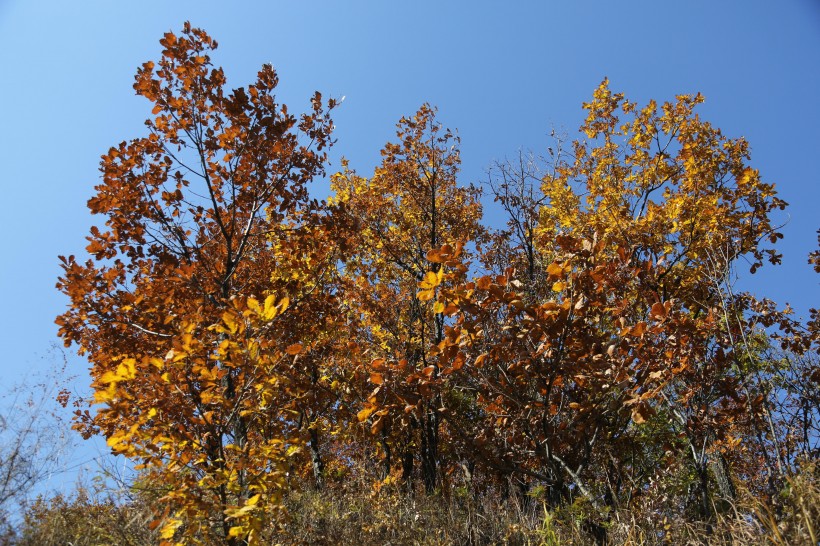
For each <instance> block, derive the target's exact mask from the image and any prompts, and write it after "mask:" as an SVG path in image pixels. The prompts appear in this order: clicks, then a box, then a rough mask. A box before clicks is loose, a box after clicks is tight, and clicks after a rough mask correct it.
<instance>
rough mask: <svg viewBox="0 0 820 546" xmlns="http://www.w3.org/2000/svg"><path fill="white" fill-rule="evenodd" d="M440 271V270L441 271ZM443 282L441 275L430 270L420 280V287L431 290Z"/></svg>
mask: <svg viewBox="0 0 820 546" xmlns="http://www.w3.org/2000/svg"><path fill="white" fill-rule="evenodd" d="M439 272H440V271H439ZM440 282H441V277H440V276H439V275H437V274H436V273H435V272H433V271H428V272H427V273H425V274H424V279H422V280H421V282H419V288H423V289H425V290H430V289H431V288H435V287H436V286H438V285H439V283H440Z"/></svg>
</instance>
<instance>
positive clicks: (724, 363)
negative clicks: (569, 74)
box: [57, 25, 820, 545]
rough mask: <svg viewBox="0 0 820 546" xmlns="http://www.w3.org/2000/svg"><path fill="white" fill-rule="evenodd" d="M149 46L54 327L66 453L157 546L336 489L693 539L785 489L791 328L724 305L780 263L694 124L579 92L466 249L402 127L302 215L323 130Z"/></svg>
mask: <svg viewBox="0 0 820 546" xmlns="http://www.w3.org/2000/svg"><path fill="white" fill-rule="evenodd" d="M161 44H162V46H163V48H164V49H163V52H162V57H161V59H160V60H159V62H158V63H157V64H154V63H150V62H149V63H146V64H144V65H143V66H142V68H141V69H140V70H139V71H138V73H137V77H136V83H135V85H134V88H135V89H136V91H137V93H138V94H139V95H142V96H144V97H145V98H147V99H148V100H149V101H150V102H151V103H152V105H153V114H152V117H151V118H150V119H149V120H148V121H147V122H146V126H147V134H146V136H144V137H141V138H136V139H134V140H132V141H130V142H123V143H121V144H120V145H119V146H117V147H114V148H111V149H110V150H109V151H108V152H107V153H106V154H105V155H104V156H103V158H102V163H101V171H102V183H101V184H100V185H99V186H97V188H96V190H97V193H96V195H95V196H94V197H93V198H92V199H91V200H90V201H89V203H88V204H89V208H90V209H91V211H92V212H93V213H95V214H98V215H100V216H102V217H103V218H104V219H105V225H104V226H96V227H93V228H92V229H91V233H90V235H89V236H88V241H89V243H88V246H87V247H86V250H87V251H88V253H89V255H90V258H89V259H88V260H86V261H85V262H84V263H82V262H80V261H78V260H76V259H75V258H74V257H71V256H70V257H67V258H64V257H61V260H62V266H63V270H64V271H63V275H62V277H61V278H60V280H59V284H58V286H59V288H60V290H62V291H63V292H64V293H65V294H66V295H67V296H68V297H69V299H70V305H69V308H68V310H67V311H66V312H65V313H64V314H62V315H61V316H60V317H58V319H57V323H58V324H59V327H60V335H61V336H62V338H63V340H64V341H65V343H66V345H71V344H76V345H77V346H78V348H79V352H80V353H81V354H82V355H85V356H86V357H87V358H88V359H89V362H90V363H91V366H92V367H91V377H92V388H93V389H94V399H93V401H91V407H90V408H88V409H86V408H82V409H81V410H80V411H78V412H77V422H76V426H77V428H79V429H80V430H81V431H82V432H83V434H85V435H86V436H89V435H92V434H101V435H103V436H104V437H105V438H106V439H107V441H108V445H109V446H110V447H111V449H112V450H113V452H114V453H117V454H121V455H124V456H127V457H130V458H132V459H134V460H136V461H138V462H139V463H140V464H141V466H142V467H143V468H144V469H145V471H146V475H147V476H150V479H151V480H152V481H156V482H157V483H160V484H162V487H164V488H165V490H164V495H163V497H162V501H163V504H162V505H161V506H162V510H161V511H160V512H159V513H158V517H157V519H156V521H155V530H156V531H157V532H158V533H159V534H160V536H161V537H162V539H163V540H164V541H165V543H166V544H172V543H174V542H176V541H182V542H183V543H201V544H209V543H213V544H220V543H228V544H235V545H238V544H256V543H259V542H260V541H262V540H263V539H264V540H267V539H268V538H270V537H271V536H272V535H273V534H275V533H277V532H278V531H277V530H281V531H282V532H285V529H286V528H285V527H284V526H280V524H281V523H282V521H283V518H284V514H283V512H284V509H283V506H284V498H285V496H286V495H288V490H289V488H303V489H306V488H314V489H316V490H317V491H324V490H325V489H329V490H330V491H331V493H332V492H333V490H334V488H339V490H344V489H345V487H347V484H345V483H344V481H345V479H346V477H347V476H350V475H352V474H355V473H358V474H357V476H358V477H359V478H363V481H366V482H368V484H375V485H374V486H373V490H374V493H373V494H374V495H375V496H378V494H379V491H380V490H381V488H382V487H385V486H390V484H391V483H393V482H395V481H400V482H401V484H402V487H403V489H404V490H405V491H407V492H410V493H412V491H413V490H414V489H415V487H416V486H415V484H416V483H417V481H416V480H415V478H416V477H420V478H422V480H421V482H423V485H424V488H425V490H426V491H427V492H428V493H433V492H435V491H442V492H443V493H444V494H445V495H455V494H456V492H459V494H463V491H465V490H468V489H469V488H478V487H479V486H483V487H486V488H498V489H496V490H495V491H497V492H500V495H499V498H501V499H504V498H506V497H507V496H509V494H510V490H509V485H510V484H511V483H513V484H517V485H518V486H519V487H520V488H521V489H522V490H524V491H529V493H528V494H527V495H526V498H531V497H533V498H537V497H540V498H542V500H543V501H544V503H545V505H546V506H547V507H548V508H550V509H558V508H561V507H567V506H573V507H574V508H573V509H577V510H582V509H583V510H586V512H584V514H583V519H584V524H583V528H584V529H591V530H592V531H590V532H593V531H594V533H595V534H596V536H598V537H599V538H600V536H602V534H603V535H605V534H606V526H605V525H602V523H603V522H602V521H601V520H603V519H605V518H606V517H608V516H607V514H612V513H615V512H616V511H618V510H622V509H633V508H634V509H636V510H644V511H645V512H643V513H644V514H651V515H652V518H654V519H658V516H661V517H664V518H665V517H667V516H668V517H669V518H678V517H680V516H682V515H683V517H685V518H687V521H692V520H696V521H698V522H701V523H702V524H703V525H704V526H705V527H704V528H705V529H707V531H708V530H709V529H711V527H709V526H710V525H711V524H712V522H714V521H716V520H717V518H718V516H719V515H720V514H719V513H718V512H719V511H721V510H727V509H728V507H730V506H732V505H734V504H735V503H736V502H738V498H739V495H740V494H741V493H739V491H741V492H743V491H745V492H746V494H748V493H751V494H753V495H758V496H760V497H761V498H765V499H769V501H771V502H774V499H775V497H776V495H777V493H778V490H779V488H780V487H781V486H782V485H783V484H785V483H786V481H787V479H788V478H789V475H790V473H791V472H793V471H794V470H795V469H797V468H799V467H800V465H801V464H804V463H803V461H805V460H807V459H811V458H816V456H817V450H818V446H817V441H816V439H817V437H818V434H820V403H818V400H817V396H816V388H815V387H816V385H817V384H818V382H819V381H820V374H818V371H817V368H818V366H817V358H816V351H817V349H818V346H820V343H818V338H819V337H820V336H818V331H820V329H819V328H818V326H817V325H818V320H817V316H816V311H814V312H813V313H814V316H813V318H812V320H810V321H809V322H808V323H807V324H801V323H799V322H798V321H796V320H794V319H793V318H792V317H791V316H790V315H789V312H788V310H778V309H777V308H776V306H775V305H774V304H773V303H772V302H770V301H768V300H758V299H756V298H754V297H753V296H752V295H750V294H745V293H736V292H734V290H733V283H732V279H733V278H734V272H735V268H736V266H737V265H738V264H740V263H743V261H745V262H748V263H749V264H750V265H751V270H752V272H754V271H755V270H756V269H757V268H759V267H761V266H762V265H764V264H765V263H767V262H769V263H772V264H776V263H778V262H779V260H780V256H779V254H778V253H777V251H776V249H775V247H774V244H775V243H776V242H777V240H778V239H779V238H780V237H781V235H780V234H779V233H778V231H777V226H776V225H775V223H774V220H773V215H774V214H775V213H776V211H778V210H780V209H783V208H784V207H785V203H784V202H783V201H781V200H780V199H779V198H778V197H777V196H776V192H775V190H774V186H773V185H771V184H767V183H764V182H763V181H762V180H761V178H760V174H759V172H758V171H757V170H755V169H754V168H753V167H751V165H750V164H749V161H750V157H749V147H748V144H747V143H746V142H745V141H744V140H743V139H729V138H726V137H725V136H723V134H722V133H721V132H720V131H719V130H718V129H716V128H714V127H712V126H711V125H710V124H709V123H707V122H705V121H703V120H701V119H700V118H699V116H698V114H697V113H696V107H697V105H698V104H699V103H700V102H702V100H703V99H702V97H701V96H700V95H696V96H688V95H682V96H679V97H677V98H676V99H675V100H674V101H673V102H669V103H665V104H662V105H660V106H659V105H658V104H656V103H655V102H650V103H649V104H647V105H646V106H645V107H642V108H641V107H639V106H638V105H636V104H634V103H632V102H629V101H628V100H626V99H625V98H624V97H623V95H621V94H617V93H613V92H612V91H611V90H610V89H609V84H608V82H607V81H604V82H603V83H602V84H601V85H600V87H599V88H598V89H597V90H596V91H595V93H594V95H593V99H592V101H591V102H589V103H587V104H585V105H584V108H585V109H586V110H587V112H588V116H587V118H586V121H585V122H584V124H583V125H582V127H581V131H582V132H583V134H584V138H582V139H581V140H578V141H576V142H574V143H573V144H572V145H571V146H570V149H569V150H567V149H562V146H558V145H557V146H556V147H557V151H556V150H552V149H550V150H549V151H550V156H549V160H548V161H547V164H546V165H544V166H543V168H537V167H535V166H533V162H532V161H531V160H530V159H527V158H525V156H523V155H522V158H521V160H520V161H519V163H518V165H513V164H510V163H506V164H503V163H501V164H498V165H497V169H496V170H495V171H494V172H493V173H491V178H490V182H489V185H488V187H489V189H490V191H491V192H492V194H493V197H494V198H495V200H496V201H497V202H498V203H500V205H501V207H502V209H503V210H504V212H505V213H506V215H507V225H506V229H504V230H501V231H495V232H494V231H492V230H490V229H488V228H486V227H484V226H483V225H482V217H481V216H482V208H481V204H480V197H481V196H480V192H479V190H478V189H476V188H475V187H473V186H468V187H463V186H459V185H458V184H457V174H458V170H459V166H460V156H459V148H458V144H459V140H458V138H457V137H456V136H455V135H454V134H453V133H452V132H450V131H449V130H446V129H444V128H443V127H442V126H441V125H440V124H439V123H438V121H437V120H436V111H435V109H434V108H432V107H431V106H429V105H423V106H422V107H421V108H420V109H419V110H418V111H417V112H416V114H415V115H413V116H411V117H407V118H402V119H401V120H400V122H399V124H398V131H397V139H396V141H395V142H391V143H388V144H387V145H385V147H384V149H383V150H382V162H381V164H380V165H379V166H378V167H377V168H376V169H375V171H374V172H373V174H372V176H370V177H369V178H368V177H363V176H360V175H358V174H357V173H356V172H355V171H354V170H353V169H351V168H350V167H349V164H348V163H347V161H344V162H343V169H342V172H340V173H337V174H335V175H334V176H333V177H332V180H331V188H332V191H333V192H334V195H333V197H331V198H330V199H329V202H328V203H324V202H321V203H320V202H318V201H316V200H311V199H310V198H309V195H308V184H309V183H310V182H311V180H313V179H314V178H316V177H317V176H320V175H323V174H324V169H325V162H326V149H327V147H328V146H330V144H331V143H332V141H331V129H332V122H331V120H330V117H329V115H328V111H329V109H331V108H333V107H334V105H335V103H334V101H332V100H330V101H328V102H327V104H326V105H325V103H323V101H322V97H321V95H319V94H318V93H317V94H315V95H314V97H313V98H312V99H311V103H310V109H309V111H308V113H306V114H303V115H302V116H300V117H295V116H293V115H292V114H290V113H289V111H288V109H287V108H286V107H285V106H284V105H281V104H279V103H277V101H276V97H275V94H274V93H275V89H276V86H277V84H278V78H277V75H276V73H275V71H274V70H273V68H272V67H270V66H264V67H263V68H262V69H261V70H260V71H259V74H258V76H257V80H256V81H255V82H254V83H253V84H252V85H249V86H248V87H247V88H238V89H235V90H232V91H226V88H225V85H226V82H225V77H224V74H223V72H222V70H221V69H219V68H215V67H214V66H213V65H212V64H211V59H210V53H211V52H212V51H213V49H215V48H216V42H214V41H213V40H212V39H211V38H210V37H209V36H208V35H207V34H205V33H204V32H203V31H201V30H199V29H194V28H191V27H190V26H189V25H186V26H185V28H184V30H183V32H182V33H181V34H180V35H175V34H172V33H168V34H166V35H165V37H164V38H163V39H162V41H161ZM558 144H559V145H560V144H561V142H558ZM818 262H819V261H818V256H817V252H815V253H813V254H812V255H811V256H810V263H812V264H813V265H814V267H815V269H817V268H818V267H820V266H818ZM479 263H480V264H481V268H482V269H478V267H479V266H477V265H475V264H479ZM778 351H779V352H778ZM813 351H814V352H813ZM363 460H364V461H367V462H366V463H365V465H364V466H363V467H362V466H360V464H359V463H360V462H361V461H363ZM359 483H362V481H360V482H359ZM479 484H480V485H479ZM741 486H742V487H741ZM462 487H464V488H467V489H464V490H462V489H461V488H462ZM769 501H766V502H769ZM579 506H582V508H579ZM664 521H665V520H664ZM663 532H664V531H663V530H660V531H657V532H655V534H658V533H660V535H662V534H663ZM660 535H658V536H660Z"/></svg>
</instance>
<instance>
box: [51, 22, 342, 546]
mask: <svg viewBox="0 0 820 546" xmlns="http://www.w3.org/2000/svg"><path fill="white" fill-rule="evenodd" d="M160 43H161V44H162V46H163V48H164V49H163V51H162V57H161V59H160V61H159V63H158V64H156V65H155V64H154V63H153V62H147V63H145V64H144V65H143V66H142V67H141V68H140V69H139V71H138V73H137V76H136V83H135V84H134V89H135V90H136V92H137V94H139V95H141V96H143V97H145V98H147V99H148V100H149V101H150V102H151V103H152V104H153V111H152V113H153V115H154V116H155V117H152V118H151V119H149V120H148V121H147V122H146V126H147V129H148V131H147V135H146V136H144V137H139V138H136V139H134V140H131V141H130V142H123V143H121V144H119V145H118V146H116V147H113V148H111V149H110V150H109V151H108V152H107V153H106V154H105V155H104V156H103V157H102V162H101V171H102V176H103V181H102V183H101V184H100V185H99V186H97V188H96V190H97V193H96V195H95V196H94V197H92V198H91V199H90V200H89V203H88V205H89V208H90V210H91V211H92V212H93V213H95V214H99V215H102V216H104V217H105V227H97V226H95V227H93V228H92V229H91V233H90V235H89V237H88V240H89V244H88V246H87V251H88V253H89V254H90V255H91V257H90V259H88V260H87V261H86V262H84V263H80V262H78V261H77V260H76V259H75V258H74V257H73V256H70V257H68V258H61V259H62V264H63V270H64V271H63V274H62V277H61V278H60V281H59V284H58V287H59V288H60V290H62V291H63V293H65V294H66V295H67V296H68V297H69V298H70V306H69V308H68V310H67V311H66V312H65V313H64V314H62V315H61V316H60V317H58V319H57V323H58V325H59V327H60V335H61V336H62V338H63V339H64V341H65V343H66V345H70V344H72V343H74V344H77V346H78V347H79V352H80V353H81V354H83V355H85V356H86V357H87V358H88V359H89V361H90V362H91V364H92V368H91V375H92V378H93V384H92V387H93V388H94V390H95V397H94V400H93V404H94V408H93V409H92V410H90V411H89V410H85V411H83V412H82V413H80V414H79V416H78V427H79V428H80V429H81V430H82V431H83V433H84V434H85V435H86V436H88V435H90V434H102V435H104V436H105V437H106V438H107V439H108V445H109V446H111V448H112V450H113V451H114V452H115V453H117V454H122V455H125V456H127V457H129V458H132V459H134V460H137V461H140V462H141V466H143V467H144V468H146V469H147V470H148V471H150V472H152V473H153V474H154V475H155V476H156V479H157V481H158V483H161V484H163V486H164V487H166V488H167V489H166V495H165V500H166V501H167V503H166V505H167V507H168V509H167V510H166V516H168V517H166V518H165V520H164V528H163V530H162V537H163V538H164V539H166V540H167V541H168V540H171V539H172V538H173V537H177V536H180V535H186V536H189V537H194V536H196V537H199V539H200V540H206V541H208V540H224V541H225V542H226V543H228V544H239V543H240V542H242V543H244V542H243V541H247V542H248V543H251V544H252V543H255V542H256V541H257V540H258V538H259V532H260V529H261V528H262V525H263V524H264V523H265V522H270V521H275V519H276V517H275V516H276V512H277V510H278V508H279V503H280V499H281V495H282V488H283V487H284V484H285V473H286V471H287V465H288V459H289V458H290V457H291V456H293V455H294V454H295V453H297V452H298V451H299V450H300V446H301V443H302V440H301V438H302V436H301V433H300V432H299V430H298V423H297V420H296V419H295V417H294V414H296V413H298V408H295V407H294V405H293V400H294V399H296V398H298V396H299V393H300V392H302V390H303V388H305V385H306V381H305V378H304V377H303V374H301V373H297V372H298V370H296V368H295V367H294V366H293V361H294V359H295V358H297V357H298V355H299V354H300V353H301V352H302V351H303V346H302V344H301V343H300V339H299V335H300V334H301V333H302V332H303V329H302V328H300V327H298V322H299V321H296V322H294V318H295V317H298V316H299V314H300V313H299V311H298V305H299V296H300V295H303V294H304V293H306V292H307V291H309V288H305V286H304V283H301V281H302V280H303V279H305V278H307V277H310V282H312V283H314V284H316V282H317V281H316V279H315V278H314V277H313V276H312V275H307V274H308V273H311V272H312V271H313V272H315V271H314V270H315V269H316V268H317V264H318V263H319V262H322V263H327V260H326V259H325V258H326V257H327V253H326V252H325V250H326V249H322V248H319V249H318V250H317V251H316V252H311V251H309V250H306V248H307V246H308V245H301V244H298V243H297V242H296V241H298V240H299V238H300V237H307V238H308V239H310V238H312V237H314V236H315V235H316V233H317V229H315V228H313V227H311V226H313V225H315V223H316V222H315V219H316V216H317V208H318V205H317V204H316V203H315V202H311V201H310V200H309V198H308V193H307V184H308V183H309V182H310V181H311V180H312V179H313V178H314V177H316V176H317V175H320V174H322V173H323V171H324V163H325V158H326V152H325V150H326V148H327V147H328V146H329V145H330V144H331V138H330V134H331V129H332V123H331V120H330V118H329V116H328V114H327V112H326V107H325V105H324V104H323V102H322V98H321V95H320V94H319V93H316V94H315V95H314V96H313V98H312V99H311V107H310V111H309V112H308V113H306V114H304V115H302V116H301V117H298V118H297V117H295V116H293V115H292V114H290V113H289V111H288V109H287V107H286V106H284V105H281V104H279V103H277V101H276V96H275V90H276V86H277V84H278V83H279V79H278V77H277V75H276V72H275V71H274V70H273V68H272V67H271V66H270V65H265V66H264V67H263V68H262V69H261V70H260V71H259V73H258V76H257V80H256V81H255V82H254V83H253V84H252V85H250V86H248V87H247V88H242V87H240V88H237V89H234V90H233V91H231V92H228V91H226V89H225V84H226V80H225V76H224V73H223V71H222V69H221V68H216V67H214V66H213V65H212V63H211V58H210V53H211V51H213V50H214V49H215V48H216V47H217V44H216V42H215V41H214V40H213V39H212V38H210V37H209V36H208V35H207V34H206V33H205V32H204V31H202V30H200V29H196V28H192V27H191V26H190V25H189V24H186V25H185V27H184V30H183V32H182V33H181V35H175V34H173V33H170V32H169V33H167V34H166V35H165V37H164V38H163V39H162V40H161V41H160ZM333 106H334V101H333V100H330V101H328V104H327V107H328V108H332V107H333ZM318 231H321V230H318ZM314 246H316V245H314ZM319 246H321V245H319ZM317 253H318V254H317ZM318 255H322V256H321V257H318V258H317V257H316V256H318ZM329 261H330V263H331V264H332V263H334V259H333V258H330V259H329ZM274 276H275V277H277V278H279V279H289V282H285V281H280V282H274V281H273V280H272V277H274ZM78 413H79V412H78ZM169 511H170V512H169ZM168 543H170V542H168Z"/></svg>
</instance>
